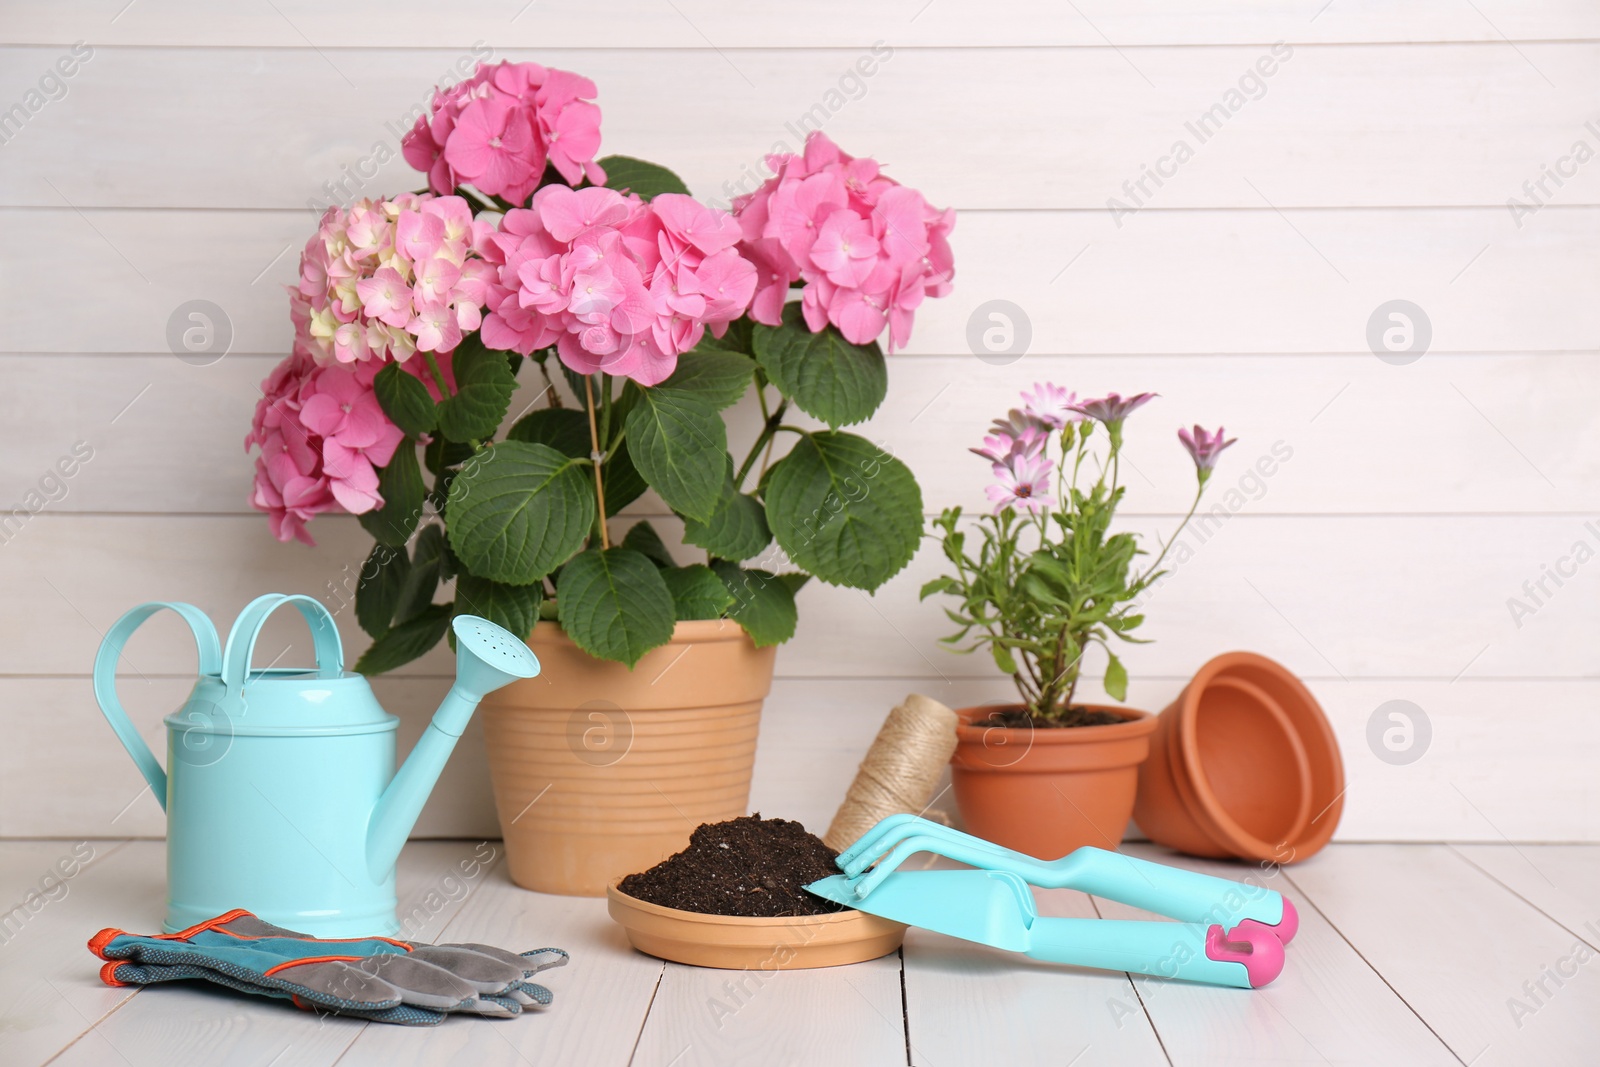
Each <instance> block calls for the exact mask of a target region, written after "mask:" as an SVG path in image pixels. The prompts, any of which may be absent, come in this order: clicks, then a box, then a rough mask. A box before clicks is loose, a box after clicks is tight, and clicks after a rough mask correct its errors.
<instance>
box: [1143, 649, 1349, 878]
mask: <svg viewBox="0 0 1600 1067" xmlns="http://www.w3.org/2000/svg"><path fill="white" fill-rule="evenodd" d="M1343 810H1344V764H1343V762H1342V760H1341V759H1340V756H1339V746H1338V742H1337V741H1336V740H1335V739H1334V736H1333V729H1332V727H1330V726H1329V725H1328V720H1327V717H1326V716H1325V715H1324V714H1323V713H1322V708H1321V707H1320V706H1319V705H1318V704H1317V701H1316V698H1315V697H1313V696H1312V695H1311V693H1310V691H1309V690H1307V689H1306V687H1305V686H1304V685H1303V684H1302V683H1301V682H1300V680H1299V679H1298V678H1296V677H1295V676H1294V675H1293V674H1291V673H1290V672H1289V671H1288V670H1287V669H1285V668H1284V667H1283V666H1281V665H1279V664H1277V663H1274V662H1273V661H1272V660H1270V659H1267V658H1266V657H1265V656H1258V655H1255V654H1254V653H1250V652H1229V653H1226V654H1225V655H1221V656H1218V657H1216V658H1215V659H1213V660H1211V661H1210V662H1209V663H1207V664H1206V665H1205V666H1204V667H1202V668H1200V671H1199V673H1197V674H1196V675H1195V676H1194V678H1193V679H1192V680H1191V681H1190V682H1189V684H1188V686H1186V687H1185V688H1184V690H1183V692H1182V693H1181V694H1180V695H1179V697H1178V699H1177V700H1175V701H1174V702H1173V703H1172V704H1171V705H1170V706H1169V707H1168V708H1167V709H1166V710H1165V711H1163V712H1162V713H1161V716H1160V722H1159V725H1158V726H1157V727H1156V731H1155V735H1154V736H1153V737H1152V738H1151V745H1150V759H1149V761H1148V762H1147V763H1146V764H1145V765H1144V767H1143V768H1142V769H1141V770H1140V772H1139V797H1138V802H1137V803H1136V805H1135V807H1134V814H1133V817H1134V821H1135V822H1137V823H1138V824H1139V828H1140V829H1141V830H1143V831H1144V832H1145V833H1146V834H1147V835H1149V837H1150V839H1151V840H1152V841H1155V842H1157V843H1158V844H1162V845H1166V846H1167V847H1168V848H1173V849H1177V850H1178V851H1180V852H1187V853H1189V854H1190V855H1195V856H1209V857H1216V858H1227V857H1232V858H1237V859H1246V860H1252V861H1256V862H1271V863H1293V862H1296V861H1297V860H1303V859H1305V858H1307V857H1308V856H1311V855H1313V854H1314V853H1316V852H1317V851H1318V850H1319V849H1321V848H1322V846H1323V845H1325V844H1327V843H1328V839H1329V838H1331V837H1332V836H1333V831H1334V829H1335V828H1336V827H1337V826H1338V823H1339V816H1340V815H1341V813H1342V812H1343Z"/></svg>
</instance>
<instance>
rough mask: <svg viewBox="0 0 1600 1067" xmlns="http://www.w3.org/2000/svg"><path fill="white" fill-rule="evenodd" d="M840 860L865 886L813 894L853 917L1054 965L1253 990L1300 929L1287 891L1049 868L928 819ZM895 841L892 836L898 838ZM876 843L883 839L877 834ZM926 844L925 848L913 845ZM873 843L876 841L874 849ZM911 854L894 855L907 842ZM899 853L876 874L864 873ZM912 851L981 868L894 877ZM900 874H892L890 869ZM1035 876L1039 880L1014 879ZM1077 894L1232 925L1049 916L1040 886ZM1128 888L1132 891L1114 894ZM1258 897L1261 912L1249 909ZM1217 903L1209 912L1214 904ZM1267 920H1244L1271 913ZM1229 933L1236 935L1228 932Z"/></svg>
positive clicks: (1094, 861) (1278, 966)
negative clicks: (879, 856)
mask: <svg viewBox="0 0 1600 1067" xmlns="http://www.w3.org/2000/svg"><path fill="white" fill-rule="evenodd" d="M891 819H893V820H895V824H894V825H892V826H889V825H886V824H889V823H890V820H887V819H886V820H884V823H880V824H879V827H878V828H875V829H874V830H872V831H868V833H867V834H866V835H864V836H863V838H862V842H861V843H858V844H857V845H855V846H852V847H851V848H849V849H846V850H845V852H844V853H842V854H841V855H840V863H841V865H842V866H844V867H845V869H846V870H847V871H852V872H855V877H853V878H852V877H847V876H846V875H842V874H840V875H834V876H833V877H831V878H824V879H822V880H821V881H817V882H813V883H811V884H810V885H808V886H806V889H808V890H809V891H810V892H812V893H815V894H816V895H818V896H820V897H824V898H826V899H828V900H832V901H835V902H836V903H839V904H843V905H845V906H847V907H851V908H856V909H859V910H861V911H865V912H869V913H871V914H873V915H878V916H882V917H883V918H886V919H892V920H894V921H895V922H901V923H905V924H907V925H909V926H920V927H922V928H923V929H926V930H932V931H934V932H935V933H940V934H945V935H947V936H950V937H959V938H961V939H962V940H964V941H975V942H977V943H979V944H983V945H991V946H993V947H994V948H998V949H1004V950H1006V951H1008V952H1021V953H1024V954H1026V955H1028V956H1030V957H1032V958H1033V959H1036V960H1042V961H1044V962H1047V963H1065V964H1072V965H1076V966H1080V967H1099V968H1103V969H1105V970H1112V971H1128V972H1132V973H1135V974H1148V975H1154V976H1157V977H1161V978H1178V979H1183V980H1186V981H1191V982H1208V983H1211V984H1213V985H1226V986H1235V987H1237V988H1240V989H1251V988H1256V987H1260V986H1264V985H1266V984H1267V983H1268V982H1270V981H1272V980H1273V979H1274V978H1276V977H1278V975H1279V973H1281V972H1282V970H1283V964H1284V952H1283V945H1284V942H1285V941H1287V940H1288V939H1289V938H1291V937H1292V936H1293V934H1294V928H1295V926H1297V925H1298V920H1297V918H1295V916H1294V912H1293V909H1292V907H1290V906H1289V905H1288V902H1287V901H1284V900H1283V899H1282V898H1281V897H1280V896H1279V895H1278V894H1277V893H1272V892H1270V891H1267V892H1265V893H1264V892H1263V891H1262V890H1261V889H1260V888H1259V887H1253V886H1246V885H1243V884H1241V883H1236V882H1227V881H1225V880H1223V879H1216V878H1210V877H1207V876H1205V875H1198V874H1193V873H1191V872H1188V871H1181V870H1178V869H1177V868H1172V867H1167V866H1165V865H1162V864H1155V863H1150V862H1149V861H1146V860H1137V859H1134V858H1133V857H1128V856H1122V855H1119V854H1117V853H1111V852H1105V851H1104V850H1102V849H1092V848H1086V849H1079V850H1078V851H1077V852H1075V853H1073V854H1072V855H1071V856H1069V857H1065V858H1063V859H1062V860H1058V861H1055V862H1054V863H1051V864H1041V863H1040V862H1039V861H1038V860H1034V859H1032V858H1031V857H1024V856H1021V855H1020V854H1017V853H1012V852H1010V851H1009V850H1007V849H1003V848H1001V847H1000V846H998V845H994V844H992V843H991V842H988V841H983V840H981V839H978V838H972V837H969V836H968V835H965V834H960V833H958V832H956V831H953V830H949V829H948V828H945V827H938V828H937V832H935V831H934V829H933V826H934V824H929V823H927V822H926V821H925V820H920V819H918V820H914V821H913V820H909V818H908V817H905V816H892V817H891ZM891 830H892V831H893V832H892V833H890V832H889V831H891ZM875 835H876V836H875ZM913 837H915V840H914V841H912V840H911V839H912V838H913ZM869 839H871V841H870V842H869ZM896 841H898V842H900V843H901V844H902V845H907V846H908V847H907V850H905V851H899V852H896V851H893V850H892V848H891V846H892V845H893V844H894V843H895V842H896ZM885 849H890V854H889V855H888V857H887V858H885V859H883V860H880V861H879V863H878V867H877V868H876V869H873V870H871V871H870V873H869V872H868V871H867V870H866V868H865V864H866V863H868V862H871V860H872V859H873V858H874V855H875V854H876V853H878V852H880V851H883V850H885ZM911 850H915V851H926V852H933V853H936V854H939V855H945V856H949V857H950V858H953V859H958V860H960V861H961V862H964V863H969V864H973V865H975V866H981V867H982V868H986V869H979V870H956V871H950V870H938V871H903V870H893V868H894V867H896V866H898V865H899V864H900V863H901V862H903V861H904V859H905V858H906V856H907V855H909V854H910V851H911ZM886 866H887V867H888V868H890V870H889V872H888V873H885V871H884V870H883V868H884V867H886ZM1003 867H1017V868H1020V869H1021V870H1023V871H1024V872H1032V875H1033V877H1032V878H1024V877H1023V875H1022V874H1018V873H1015V872H1014V871H1012V870H1005V869H994V868H1003ZM1030 880H1032V881H1037V882H1039V883H1041V884H1046V885H1051V884H1054V885H1066V884H1072V887H1073V888H1079V889H1084V890H1085V891H1093V892H1096V893H1099V894H1100V895H1103V896H1107V897H1108V898H1111V899H1123V900H1125V902H1127V903H1130V904H1135V905H1138V906H1140V907H1145V908H1148V909H1150V910H1153V911H1157V912H1158V913H1163V914H1169V915H1177V916H1179V917H1200V916H1201V915H1205V916H1206V917H1207V918H1208V919H1210V918H1211V917H1212V916H1213V915H1215V916H1217V917H1218V918H1220V919H1221V921H1205V922H1156V921H1153V922H1146V921H1138V920H1122V919H1067V918H1052V917H1048V916H1043V917H1042V916H1040V915H1039V911H1038V908H1037V907H1036V906H1035V904H1034V899H1033V892H1032V890H1031V889H1030V888H1029V884H1028V883H1029V881H1030ZM1118 883H1122V885H1121V888H1122V890H1124V891H1107V890H1108V889H1113V887H1115V886H1116V885H1117V884H1118ZM1251 898H1255V900H1259V901H1260V903H1259V904H1254V905H1253V906H1252V904H1244V903H1243V902H1244V901H1246V900H1250V899H1251ZM1207 900H1211V901H1215V902H1216V903H1214V904H1212V905H1210V908H1209V909H1208V908H1207V907H1203V906H1202V905H1203V904H1204V902H1205V901H1207ZM1263 909H1264V910H1265V912H1269V913H1273V914H1263V915H1262V916H1261V917H1260V918H1256V917H1242V916H1243V915H1245V914H1247V913H1249V912H1255V911H1262V910H1263ZM1225 924H1226V925H1225Z"/></svg>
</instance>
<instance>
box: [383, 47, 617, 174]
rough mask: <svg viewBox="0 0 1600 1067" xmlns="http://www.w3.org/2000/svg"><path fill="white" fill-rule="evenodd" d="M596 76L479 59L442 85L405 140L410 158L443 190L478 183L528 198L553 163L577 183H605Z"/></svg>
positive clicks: (402, 146) (408, 161)
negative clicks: (471, 69) (468, 72)
mask: <svg viewBox="0 0 1600 1067" xmlns="http://www.w3.org/2000/svg"><path fill="white" fill-rule="evenodd" d="M595 95H596V91H595V87H594V82H592V81H590V80H589V79H588V78H585V77H583V76H581V75H578V74H573V73H571V72H570V71H565V70H555V69H553V68H550V67H543V66H540V65H539V64H538V63H497V64H495V65H494V66H487V65H485V64H482V63H480V64H478V70H477V73H476V74H474V75H473V76H472V77H471V78H469V79H467V80H466V81H464V82H462V83H461V84H459V85H455V86H452V87H450V88H449V89H446V90H442V91H436V92H435V93H434V97H433V104H432V106H431V108H430V109H429V113H428V114H426V115H423V116H421V117H419V118H418V119H417V122H416V125H415V126H413V127H412V129H411V132H410V133H408V134H406V136H405V138H404V140H403V141H402V142H401V151H402V152H403V153H404V155H405V157H406V162H407V163H410V164H411V165H412V166H413V167H415V168H417V169H418V170H420V171H422V172H423V173H424V174H426V175H427V176H428V188H430V189H432V190H433V191H434V192H435V193H439V194H441V195H443V194H445V193H453V192H455V191H456V189H457V188H458V187H459V186H461V185H471V186H472V187H473V188H474V189H476V190H478V192H480V193H483V194H484V195H485V196H499V197H503V198H504V199H506V200H508V201H510V202H511V203H512V204H516V205H521V204H523V203H524V202H526V201H527V199H528V194H530V193H532V192H533V190H534V189H536V188H538V186H539V182H540V180H541V179H543V177H544V169H545V164H546V163H547V162H548V163H549V164H550V165H551V166H553V167H555V168H556V170H557V171H559V172H560V173H561V176H562V177H563V178H565V179H566V180H567V182H568V183H569V184H571V185H577V184H579V183H580V182H582V181H583V180H584V179H585V178H587V179H588V180H589V181H590V182H591V183H593V184H595V185H603V184H604V183H605V180H606V175H605V171H603V170H601V169H600V165H599V164H598V163H596V162H595V161H594V157H595V153H597V152H598V151H599V150H600V109H599V108H598V107H596V106H595V104H594V103H593V98H594V96H595Z"/></svg>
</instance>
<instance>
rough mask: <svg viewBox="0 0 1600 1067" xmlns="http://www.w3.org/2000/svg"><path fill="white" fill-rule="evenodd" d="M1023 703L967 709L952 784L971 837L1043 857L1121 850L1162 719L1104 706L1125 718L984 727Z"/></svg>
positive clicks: (952, 764) (963, 713)
mask: <svg viewBox="0 0 1600 1067" xmlns="http://www.w3.org/2000/svg"><path fill="white" fill-rule="evenodd" d="M1015 707H1016V705H989V706H985V707H978V708H963V709H962V710H961V711H959V712H957V714H958V715H960V716H961V718H962V724H961V725H960V726H958V727H957V728H956V736H957V743H956V753H955V755H954V756H953V757H951V760H950V780H951V784H952V786H953V787H954V791H955V795H956V804H957V805H958V806H959V807H960V809H961V820H962V822H963V823H964V824H965V825H966V829H967V831H968V832H969V833H972V834H976V835H977V836H979V837H982V838H986V839H987V840H990V841H993V842H995V843H996V844H999V845H1004V846H1005V847H1006V848H1010V849H1015V850H1016V851H1018V852H1026V853H1027V854H1028V855H1030V856H1037V857H1038V858H1040V859H1059V858H1060V857H1062V856H1065V855H1066V854H1067V853H1069V852H1071V851H1073V850H1074V849H1076V848H1080V847H1082V846H1084V845H1094V846H1095V847H1097V848H1110V849H1114V848H1116V847H1117V845H1118V844H1119V843H1120V842H1121V841H1122V835H1123V832H1124V831H1125V830H1126V829H1127V826H1128V819H1129V817H1130V816H1131V815H1132V813H1133V799H1134V793H1135V791H1136V790H1137V788H1138V782H1139V765H1140V764H1141V763H1143V762H1144V760H1145V757H1146V756H1147V755H1148V754H1149V752H1150V735H1151V734H1152V733H1153V732H1154V731H1155V728H1156V718H1155V716H1153V715H1151V714H1150V713H1149V712H1146V711H1134V710H1133V709H1131V708H1117V707H1098V706H1093V705H1091V706H1090V707H1091V710H1095V711H1109V712H1111V713H1113V714H1115V715H1117V716H1119V717H1121V718H1122V719H1123V720H1124V721H1123V722H1120V723H1115V724H1108V725H1105V726H1073V727H1050V728H1039V729H1027V728H1014V727H1004V726H982V725H978V724H979V723H981V722H982V721H983V720H984V719H985V718H987V717H988V715H989V714H990V713H991V712H994V711H998V710H1009V709H1011V708H1015Z"/></svg>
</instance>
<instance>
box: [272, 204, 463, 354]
mask: <svg viewBox="0 0 1600 1067" xmlns="http://www.w3.org/2000/svg"><path fill="white" fill-rule="evenodd" d="M492 229H493V227H492V226H491V225H490V224H489V223H488V222H486V221H478V222H475V221H474V220H473V217H472V211H471V209H469V208H468V207H467V202H466V201H465V200H463V199H461V198H460V197H459V196H443V197H438V198H435V197H432V196H429V195H428V194H426V193H424V194H422V195H420V196H416V195H411V194H406V195H403V196H398V197H395V198H394V199H392V200H358V201H356V202H355V203H354V204H352V205H351V206H350V207H349V208H338V207H332V208H329V209H328V210H327V212H326V213H324V214H323V216H322V222H321V225H320V226H318V228H317V232H316V233H315V234H314V235H313V236H312V237H311V239H310V240H309V241H307V242H306V247H305V250H304V251H303V252H302V253H301V255H300V284H299V286H298V287H296V288H293V289H290V290H289V294H290V311H291V314H292V315H293V317H294V321H295V336H296V340H298V341H299V342H301V343H302V344H304V345H305V347H306V348H307V350H308V351H310V353H311V354H312V356H313V357H314V358H315V359H316V360H317V362H319V363H328V362H334V361H337V362H339V363H359V362H365V361H367V360H378V361H382V360H386V359H394V360H397V361H399V362H401V363H404V362H405V361H406V360H407V359H409V358H411V356H412V354H413V353H414V352H417V351H422V352H440V353H443V352H449V351H451V350H453V349H454V348H455V347H456V345H458V344H460V343H461V337H462V335H463V334H464V333H470V332H471V331H473V330H476V329H477V328H478V325H479V323H480V322H482V319H483V303H484V296H485V293H486V292H487V289H488V286H489V282H490V280H491V279H492V277H493V275H494V270H493V268H492V267H491V266H490V265H489V264H487V263H485V262H483V260H481V259H480V258H478V256H477V254H476V252H474V250H473V246H474V244H475V243H476V242H479V241H481V240H482V239H483V237H484V235H485V234H487V233H489V232H490V231H491V230H492Z"/></svg>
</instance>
